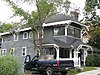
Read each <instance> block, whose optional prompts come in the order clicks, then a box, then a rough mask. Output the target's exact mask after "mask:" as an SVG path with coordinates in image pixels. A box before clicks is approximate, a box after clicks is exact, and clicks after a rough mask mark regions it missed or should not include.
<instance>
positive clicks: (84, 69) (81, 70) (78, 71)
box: [69, 67, 96, 74]
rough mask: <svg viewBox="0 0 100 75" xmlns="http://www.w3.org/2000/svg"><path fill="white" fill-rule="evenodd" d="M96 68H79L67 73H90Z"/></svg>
mask: <svg viewBox="0 0 100 75" xmlns="http://www.w3.org/2000/svg"><path fill="white" fill-rule="evenodd" d="M95 69H96V68H94V67H83V68H82V69H79V68H75V69H71V70H70V71H69V73H70V74H78V73H80V72H85V71H91V70H95Z"/></svg>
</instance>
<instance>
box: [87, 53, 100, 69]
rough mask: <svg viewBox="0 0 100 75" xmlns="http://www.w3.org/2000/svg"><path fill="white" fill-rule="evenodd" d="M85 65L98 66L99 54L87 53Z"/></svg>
mask: <svg viewBox="0 0 100 75" xmlns="http://www.w3.org/2000/svg"><path fill="white" fill-rule="evenodd" d="M86 66H91V67H100V54H93V55H88V56H87V58H86Z"/></svg>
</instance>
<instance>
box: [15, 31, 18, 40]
mask: <svg viewBox="0 0 100 75" xmlns="http://www.w3.org/2000/svg"><path fill="white" fill-rule="evenodd" d="M14 41H18V33H15V34H14Z"/></svg>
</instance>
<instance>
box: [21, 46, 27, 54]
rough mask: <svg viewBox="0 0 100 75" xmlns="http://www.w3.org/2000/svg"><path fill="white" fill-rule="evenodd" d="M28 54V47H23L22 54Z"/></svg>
mask: <svg viewBox="0 0 100 75" xmlns="http://www.w3.org/2000/svg"><path fill="white" fill-rule="evenodd" d="M26 55H27V49H26V47H22V56H26Z"/></svg>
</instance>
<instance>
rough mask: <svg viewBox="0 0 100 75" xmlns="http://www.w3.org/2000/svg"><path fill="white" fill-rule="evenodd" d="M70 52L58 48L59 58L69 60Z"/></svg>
mask: <svg viewBox="0 0 100 75" xmlns="http://www.w3.org/2000/svg"><path fill="white" fill-rule="evenodd" d="M69 54H70V50H69V49H67V48H66V49H65V48H60V50H59V57H60V58H69V56H70V55H69Z"/></svg>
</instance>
